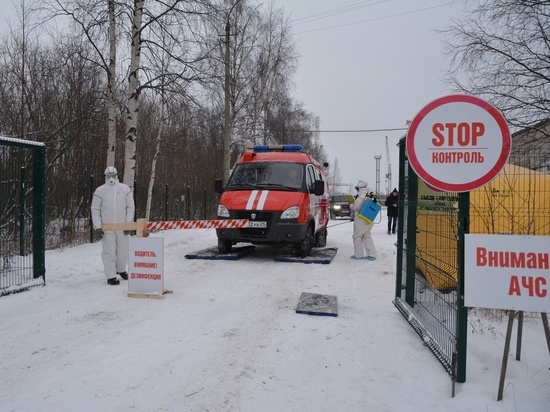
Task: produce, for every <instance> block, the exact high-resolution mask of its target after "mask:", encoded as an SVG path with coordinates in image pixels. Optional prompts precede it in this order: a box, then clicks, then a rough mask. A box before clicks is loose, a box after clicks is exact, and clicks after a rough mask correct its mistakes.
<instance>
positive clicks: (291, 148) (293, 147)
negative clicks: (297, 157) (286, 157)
mask: <svg viewBox="0 0 550 412" xmlns="http://www.w3.org/2000/svg"><path fill="white" fill-rule="evenodd" d="M302 150H304V146H302V145H301V144H271V145H269V144H260V145H256V146H254V151H255V152H269V151H279V152H301V151H302Z"/></svg>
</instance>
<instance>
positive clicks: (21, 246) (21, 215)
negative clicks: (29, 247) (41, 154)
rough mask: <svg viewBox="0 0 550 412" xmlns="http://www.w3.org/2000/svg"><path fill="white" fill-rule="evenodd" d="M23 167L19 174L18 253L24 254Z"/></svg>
mask: <svg viewBox="0 0 550 412" xmlns="http://www.w3.org/2000/svg"><path fill="white" fill-rule="evenodd" d="M25 179H26V173H25V168H24V167H22V168H21V173H20V174H19V255H20V256H25V195H26V194H25Z"/></svg>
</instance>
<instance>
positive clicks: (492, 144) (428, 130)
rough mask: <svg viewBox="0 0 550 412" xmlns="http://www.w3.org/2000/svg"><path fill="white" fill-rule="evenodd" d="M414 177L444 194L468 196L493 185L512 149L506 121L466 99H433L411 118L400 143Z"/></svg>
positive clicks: (485, 106) (476, 100)
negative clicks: (477, 189)
mask: <svg viewBox="0 0 550 412" xmlns="http://www.w3.org/2000/svg"><path fill="white" fill-rule="evenodd" d="M406 148H407V155H408V158H409V162H410V165H411V166H412V168H413V169H414V171H415V172H416V174H417V175H418V176H419V177H420V178H421V179H422V180H424V181H425V182H426V183H427V184H429V185H430V186H433V187H435V188H437V189H439V190H443V191H447V192H468V191H470V190H473V189H476V188H478V187H481V186H483V185H485V184H487V183H489V182H490V181H491V180H493V179H494V178H495V177H496V176H497V175H498V173H499V172H500V171H501V170H502V168H503V167H504V165H505V164H506V162H507V161H508V157H509V156H510V151H511V149H512V140H511V136H510V130H509V129H508V124H507V123H506V119H505V118H504V116H502V114H501V113H500V112H499V111H498V110H497V109H496V108H495V107H494V106H492V105H491V104H489V103H487V102H486V101H484V100H482V99H479V98H477V97H473V96H468V95H450V96H445V97H441V98H439V99H436V100H434V101H433V102H431V103H429V104H428V105H427V106H425V107H424V108H423V109H422V110H421V111H420V112H419V113H418V114H417V115H416V116H415V118H414V119H413V121H412V122H411V125H410V127H409V131H408V132H407V138H406Z"/></svg>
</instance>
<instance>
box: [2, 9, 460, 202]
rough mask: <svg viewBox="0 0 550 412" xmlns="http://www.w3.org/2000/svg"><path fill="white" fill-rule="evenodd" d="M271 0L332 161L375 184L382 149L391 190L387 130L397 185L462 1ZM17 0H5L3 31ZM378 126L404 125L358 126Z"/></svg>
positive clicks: (440, 91)
mask: <svg viewBox="0 0 550 412" xmlns="http://www.w3.org/2000/svg"><path fill="white" fill-rule="evenodd" d="M266 1H267V0H266ZM273 1H274V3H275V5H276V6H279V7H282V8H284V10H285V13H286V14H287V15H290V18H291V21H292V26H293V30H294V39H295V41H296V44H297V47H298V50H299V53H300V55H301V57H300V61H299V67H298V71H297V73H296V75H295V78H294V81H295V84H296V90H295V98H296V99H297V100H298V101H300V102H302V103H303V105H304V107H305V108H306V110H308V111H309V112H312V113H314V114H315V115H316V116H318V117H319V119H320V130H321V133H320V138H321V144H322V145H323V146H324V148H325V150H326V152H327V154H328V157H329V161H330V163H331V164H334V162H335V159H337V161H338V168H339V170H340V173H341V178H342V183H346V184H350V185H351V187H352V188H353V186H354V185H355V183H356V182H357V180H359V179H361V180H366V181H367V182H368V183H369V186H370V187H371V189H372V190H375V189H376V188H377V187H376V180H377V174H376V161H375V159H374V156H375V155H381V156H382V158H381V160H380V174H379V179H380V192H381V193H385V189H386V187H387V181H386V173H387V171H388V158H387V155H386V144H385V137H386V136H387V137H388V142H389V148H390V163H391V173H392V179H391V186H392V188H393V187H395V186H397V185H398V182H397V179H398V171H399V170H398V169H399V163H398V160H399V158H398V148H397V146H396V145H397V143H398V141H399V139H400V138H401V137H402V136H404V134H405V129H406V122H407V120H412V119H413V118H414V116H415V115H416V114H417V113H418V112H419V111H420V110H421V109H422V108H423V107H424V106H425V105H426V104H428V103H429V102H431V101H433V100H435V99H436V98H439V97H441V96H444V95H447V94H450V90H449V87H448V86H446V85H445V84H443V82H442V79H443V77H444V74H445V71H446V70H447V68H448V60H447V59H446V58H445V57H444V56H443V53H442V48H443V44H442V42H441V40H442V35H441V34H439V33H437V32H436V30H437V29H441V28H445V27H446V26H448V25H449V23H450V19H451V18H452V17H457V16H460V15H462V13H463V1H462V0H447V1H446V0H414V1H411V0H362V1H361V0H273ZM13 4H14V2H13V1H12V0H0V6H2V7H0V16H1V17H2V18H1V21H2V23H3V27H2V29H1V30H0V31H1V32H4V31H5V29H6V27H5V25H4V24H5V23H4V22H5V21H6V20H5V16H6V15H8V14H11V13H12V11H13ZM12 15H13V14H12ZM380 129H403V130H381V131H373V132H358V131H362V130H380ZM336 131H339V132H336ZM340 190H341V191H342V192H347V191H348V190H349V189H348V187H341V188H340ZM353 192H354V191H353V190H352V193H353Z"/></svg>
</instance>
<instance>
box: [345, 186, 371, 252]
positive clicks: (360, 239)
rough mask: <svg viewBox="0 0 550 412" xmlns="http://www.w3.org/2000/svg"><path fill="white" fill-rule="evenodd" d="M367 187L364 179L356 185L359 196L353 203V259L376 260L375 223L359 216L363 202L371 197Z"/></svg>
mask: <svg viewBox="0 0 550 412" xmlns="http://www.w3.org/2000/svg"><path fill="white" fill-rule="evenodd" d="M367 189H368V185H367V182H365V181H363V180H359V181H358V182H357V185H356V186H355V190H357V196H356V197H355V203H354V204H353V210H354V211H355V219H354V220H353V253H354V254H353V255H352V256H351V258H352V259H366V260H376V248H375V247H374V240H373V238H372V233H371V232H372V228H373V226H374V223H367V222H366V221H364V220H363V219H361V218H359V217H358V216H357V215H358V213H359V211H360V210H361V208H362V207H363V203H365V201H366V200H367V199H371V197H370V196H369V192H368V190H367ZM371 200H372V199H371ZM374 201H376V198H374Z"/></svg>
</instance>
